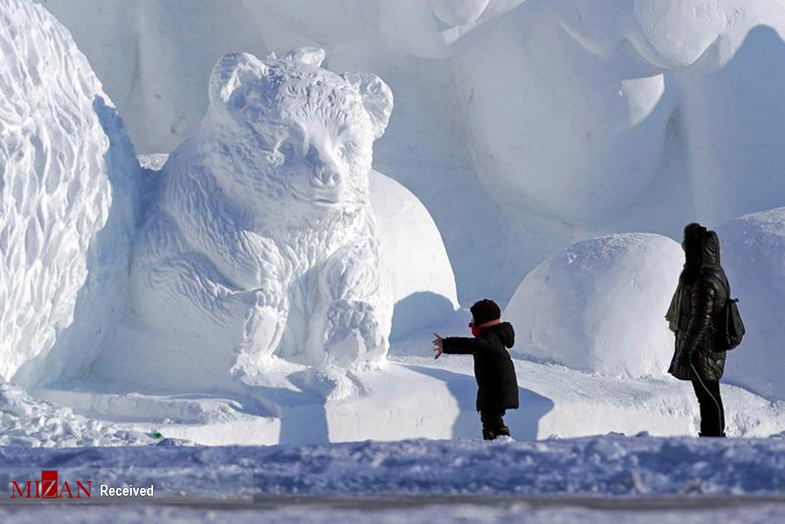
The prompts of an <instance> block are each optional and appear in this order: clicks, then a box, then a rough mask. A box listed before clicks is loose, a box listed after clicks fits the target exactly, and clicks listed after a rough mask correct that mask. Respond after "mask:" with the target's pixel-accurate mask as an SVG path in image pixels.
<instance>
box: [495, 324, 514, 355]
mask: <svg viewBox="0 0 785 524" xmlns="http://www.w3.org/2000/svg"><path fill="white" fill-rule="evenodd" d="M488 331H490V332H491V333H493V334H494V335H496V336H497V337H498V338H499V342H501V343H502V344H503V345H504V347H506V348H507V349H509V348H511V347H512V346H513V345H514V344H515V330H514V329H513V328H512V324H510V323H509V322H502V323H501V324H497V325H495V326H492V327H491V328H489V329H488Z"/></svg>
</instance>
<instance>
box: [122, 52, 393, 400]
mask: <svg viewBox="0 0 785 524" xmlns="http://www.w3.org/2000/svg"><path fill="white" fill-rule="evenodd" d="M323 58H324V51H322V50H320V49H313V48H308V49H298V50H295V51H292V52H291V53H289V55H287V56H286V57H284V58H282V59H276V58H275V57H271V58H269V59H268V60H266V61H261V60H259V59H257V58H256V57H254V56H253V55H250V54H247V53H235V54H229V55H225V56H224V57H223V58H222V59H221V60H220V61H219V62H218V64H217V65H216V66H215V68H214V70H213V73H212V76H211V78H210V91H209V97H210V108H209V110H208V112H207V115H206V116H205V118H204V120H203V121H202V123H201V124H200V126H199V128H198V129H197V131H196V132H195V133H194V135H193V136H192V137H191V138H189V139H188V140H187V141H186V142H184V143H183V144H182V145H181V146H180V147H179V148H178V149H177V150H176V151H175V152H174V153H173V154H172V155H171V156H170V157H169V159H168V160H167V162H166V165H165V166H164V169H163V176H164V179H163V180H162V188H161V192H160V195H159V198H158V200H157V202H156V203H154V204H153V208H152V209H151V210H150V211H149V213H148V215H147V217H146V220H145V225H144V227H143V230H142V231H141V233H140V238H139V240H138V241H137V244H136V248H135V252H134V256H133V262H132V267H131V282H132V293H131V310H132V315H131V317H132V318H131V320H130V324H131V325H133V326H134V327H135V328H136V329H137V330H139V331H141V332H144V333H145V337H146V338H145V339H144V343H140V347H139V348H138V351H139V353H138V359H139V360H140V361H147V359H152V360H155V359H156V358H157V357H154V356H153V354H155V355H159V354H165V355H167V357H166V358H171V359H173V360H172V366H171V367H169V366H164V367H163V369H164V370H165V371H164V373H163V375H162V377H161V379H162V380H164V381H165V382H166V384H169V385H173V384H174V383H177V382H178V381H180V382H179V383H182V384H183V385H184V387H188V388H190V389H194V388H196V389H198V388H201V387H207V388H210V387H215V386H216V385H217V384H224V383H225V382H226V380H227V379H230V377H231V376H232V375H237V374H240V375H244V374H246V373H250V372H252V371H251V370H254V371H255V370H258V369H259V368H260V367H261V368H264V367H265V366H266V365H267V364H270V362H271V359H275V358H281V359H285V360H289V361H294V362H297V363H299V364H305V365H315V366H321V365H335V366H339V367H348V366H351V365H352V364H354V363H355V362H358V361H365V360H374V359H380V358H383V357H384V356H385V355H386V353H387V348H388V337H389V333H390V322H391V316H392V293H391V292H390V289H389V283H388V282H387V280H386V276H385V274H384V271H383V268H382V264H381V253H380V249H381V248H380V242H379V235H378V233H377V227H376V222H375V218H374V215H373V210H372V208H371V206H370V197H369V181H368V174H369V172H370V170H371V160H372V154H373V142H374V140H375V139H377V138H378V137H380V136H381V135H382V134H383V132H384V129H385V128H386V126H387V121H388V119H389V117H390V112H391V110H392V103H393V100H392V93H391V91H390V89H389V88H388V87H387V86H386V84H384V82H382V81H381V80H380V79H379V78H378V77H376V76H375V75H372V74H366V73H345V74H344V75H343V76H339V75H337V74H335V73H332V72H330V71H328V70H326V69H323V68H321V67H320V64H321V61H322V60H323ZM141 346H144V347H145V348H147V349H144V348H142V347H141ZM164 348H165V349H164ZM151 351H152V353H150V352H151ZM109 353H112V350H111V348H110V352H109ZM110 356H111V355H110ZM143 374H144V375H146V376H145V379H146V380H149V379H150V377H149V374H148V373H146V372H144V373H143Z"/></svg>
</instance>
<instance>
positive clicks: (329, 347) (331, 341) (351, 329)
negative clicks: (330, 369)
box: [325, 300, 387, 367]
mask: <svg viewBox="0 0 785 524" xmlns="http://www.w3.org/2000/svg"><path fill="white" fill-rule="evenodd" d="M325 339H326V351H327V355H328V357H329V358H330V359H331V360H332V361H333V363H335V364H337V365H339V366H342V367H346V366H349V365H350V364H352V363H353V362H356V361H358V360H360V359H362V358H369V357H376V356H382V355H384V353H385V351H386V349H387V348H386V344H385V340H384V337H383V336H382V333H381V330H380V329H379V322H378V321H377V319H376V311H375V310H374V308H373V306H371V305H370V304H369V303H367V302H360V301H354V300H338V301H336V302H334V303H333V304H332V305H331V306H330V308H329V309H328V311H327V318H326V332H325Z"/></svg>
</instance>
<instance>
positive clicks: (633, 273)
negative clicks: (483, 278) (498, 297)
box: [504, 233, 684, 377]
mask: <svg viewBox="0 0 785 524" xmlns="http://www.w3.org/2000/svg"><path fill="white" fill-rule="evenodd" d="M683 259H684V255H683V253H682V250H681V247H680V246H679V244H678V243H676V242H674V241H673V240H671V239H669V238H666V237H663V236H660V235H654V234H643V233H637V234H621V235H610V236H605V237H600V238H594V239H590V240H585V241H582V242H578V243H577V244H574V245H572V246H570V247H569V248H567V249H566V250H564V251H562V252H561V253H559V254H558V255H555V256H554V257H551V258H549V259H548V260H546V261H545V262H543V263H542V264H540V265H539V266H538V267H537V268H536V269H535V270H534V271H532V272H531V273H529V274H528V275H527V276H526V278H525V279H524V281H523V282H522V283H521V285H520V287H519V288H518V290H517V291H516V292H515V295H513V297H512V299H511V300H510V303H509V305H508V307H507V308H506V310H505V312H504V315H505V317H506V319H507V320H509V321H510V322H511V323H512V324H513V325H514V326H515V331H516V333H517V340H516V344H515V348H514V349H513V351H516V352H518V353H520V354H523V355H525V356H527V357H530V358H535V359H538V360H544V361H548V362H555V363H558V364H563V365H565V366H568V367H571V368H574V369H580V370H585V371H592V372H597V373H603V374H609V375H622V376H629V377H640V376H645V375H661V374H663V373H664V372H665V371H666V370H667V368H668V364H669V363H670V359H671V357H672V356H673V343H674V341H673V334H672V333H671V332H670V331H669V329H668V325H667V323H666V322H665V321H664V320H663V318H664V315H665V312H666V311H667V309H668V305H669V304H670V300H671V297H672V295H673V291H674V290H675V289H676V284H677V282H678V278H679V273H680V271H681V267H682V264H683Z"/></svg>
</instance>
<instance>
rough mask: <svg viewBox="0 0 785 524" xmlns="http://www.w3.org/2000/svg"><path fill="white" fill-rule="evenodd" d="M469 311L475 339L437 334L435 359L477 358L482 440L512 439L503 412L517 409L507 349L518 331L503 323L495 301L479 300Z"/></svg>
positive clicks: (511, 365) (516, 393) (510, 360)
mask: <svg viewBox="0 0 785 524" xmlns="http://www.w3.org/2000/svg"><path fill="white" fill-rule="evenodd" d="M469 311H471V312H472V321H471V322H470V323H469V327H470V328H471V330H472V335H474V338H464V337H449V338H442V337H440V336H439V335H438V334H436V333H434V335H435V336H436V339H435V340H434V341H433V344H434V346H436V347H435V348H434V352H435V354H436V355H435V356H434V358H439V356H440V355H441V354H442V353H447V354H448V355H450V354H452V355H474V377H475V378H476V379H477V386H478V389H477V411H479V412H480V420H481V421H482V437H483V438H484V439H485V440H494V439H495V438H496V437H500V436H502V435H506V436H510V429H509V428H508V427H507V426H505V425H504V420H503V419H502V417H504V412H505V410H507V409H518V380H517V378H516V377H515V366H514V365H513V363H512V359H511V358H510V354H509V353H508V352H507V349H505V348H511V347H512V346H513V343H514V342H515V331H514V330H513V329H512V325H511V324H510V323H509V322H501V321H500V320H499V317H500V316H501V311H500V310H499V306H497V305H496V302H494V301H493V300H488V299H485V300H480V301H479V302H477V303H476V304H474V305H473V306H472V307H471V308H469Z"/></svg>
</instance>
